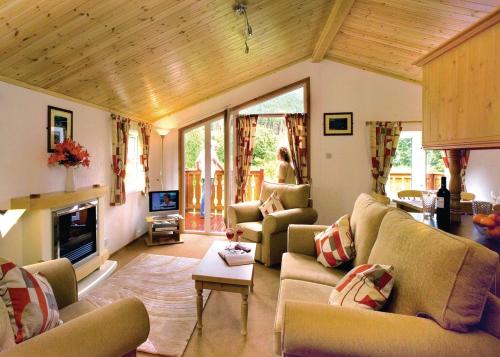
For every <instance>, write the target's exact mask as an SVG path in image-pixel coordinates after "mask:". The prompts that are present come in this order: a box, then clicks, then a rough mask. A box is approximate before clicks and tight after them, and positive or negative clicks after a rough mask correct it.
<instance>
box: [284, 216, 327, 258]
mask: <svg viewBox="0 0 500 357" xmlns="http://www.w3.org/2000/svg"><path fill="white" fill-rule="evenodd" d="M327 228H328V226H322V225H317V224H316V225H305V224H291V225H289V226H288V249H287V251H288V252H290V253H299V254H305V255H310V256H311V257H314V256H315V255H316V247H315V244H314V234H315V233H318V232H322V231H324V230H325V229H327Z"/></svg>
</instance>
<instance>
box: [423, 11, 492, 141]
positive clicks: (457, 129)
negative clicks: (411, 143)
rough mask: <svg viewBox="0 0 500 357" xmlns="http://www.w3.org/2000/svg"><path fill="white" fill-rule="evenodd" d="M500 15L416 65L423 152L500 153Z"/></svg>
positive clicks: (478, 25) (471, 28)
mask: <svg viewBox="0 0 500 357" xmlns="http://www.w3.org/2000/svg"><path fill="white" fill-rule="evenodd" d="M499 52H500V11H496V12H494V13H492V14H491V15H490V16H488V17H486V18H485V19H483V20H481V21H480V22H478V23H476V24H474V25H473V26H472V27H470V28H468V29H467V30H465V31H464V32H462V33H461V34H459V35H458V36H456V37H455V38H452V39H451V40H449V41H448V42H446V43H445V44H443V45H442V46H440V47H438V48H437V49H435V50H434V51H432V52H431V53H429V54H427V55H426V56H425V57H423V58H422V59H420V60H419V61H417V62H416V64H417V65H421V66H423V136H422V142H423V146H424V148H446V149H453V148H471V149H478V148H500V56H499Z"/></svg>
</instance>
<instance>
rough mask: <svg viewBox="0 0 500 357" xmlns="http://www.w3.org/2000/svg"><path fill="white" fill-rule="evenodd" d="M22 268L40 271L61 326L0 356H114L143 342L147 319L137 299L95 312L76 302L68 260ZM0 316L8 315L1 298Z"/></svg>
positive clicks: (73, 279)
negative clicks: (54, 298) (57, 312)
mask: <svg viewBox="0 0 500 357" xmlns="http://www.w3.org/2000/svg"><path fill="white" fill-rule="evenodd" d="M25 268H26V269H27V270H28V271H30V272H41V273H42V274H43V275H44V276H45V277H46V278H47V280H48V281H49V283H50V284H51V286H52V289H53V291H54V295H55V297H56V300H57V305H58V307H59V309H60V317H61V320H63V322H64V323H63V324H62V325H60V326H58V327H56V328H54V329H52V330H49V331H47V332H45V333H43V334H41V335H38V336H35V337H33V338H31V339H29V340H27V341H25V342H23V343H20V344H18V345H15V346H13V347H11V348H9V349H7V350H5V351H4V352H2V353H0V356H2V357H3V356H37V357H43V356H47V357H48V356H61V357H62V356H102V357H105V356H109V357H111V356H113V357H116V356H123V355H125V354H127V353H129V352H131V351H135V349H136V348H137V347H138V346H139V345H140V344H141V343H143V342H144V341H146V339H147V337H148V334H149V317H148V313H147V311H146V309H145V307H144V305H143V303H142V302H141V301H140V300H138V299H134V298H126V299H123V300H120V301H118V302H116V303H113V304H111V305H108V306H105V307H102V308H98V309H96V307H95V306H94V305H92V304H90V303H89V302H87V301H85V300H84V301H77V300H78V291H77V284H76V277H75V272H74V269H73V266H72V265H71V263H70V262H69V260H67V259H57V260H52V261H48V262H44V263H39V264H34V265H30V266H26V267H25ZM2 314H7V310H6V308H5V305H4V304H3V302H2V300H1V299H0V317H3V315H2ZM0 321H5V319H4V318H0ZM7 321H8V320H7ZM0 324H1V326H0V331H6V330H7V329H8V330H10V331H12V328H11V326H10V325H7V326H5V323H3V324H2V323H0Z"/></svg>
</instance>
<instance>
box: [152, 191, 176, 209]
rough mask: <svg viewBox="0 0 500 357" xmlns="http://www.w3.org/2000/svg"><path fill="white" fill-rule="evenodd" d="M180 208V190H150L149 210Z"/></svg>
mask: <svg viewBox="0 0 500 357" xmlns="http://www.w3.org/2000/svg"><path fill="white" fill-rule="evenodd" d="M178 210H179V190H171V191H150V192H149V211H150V212H164V211H178Z"/></svg>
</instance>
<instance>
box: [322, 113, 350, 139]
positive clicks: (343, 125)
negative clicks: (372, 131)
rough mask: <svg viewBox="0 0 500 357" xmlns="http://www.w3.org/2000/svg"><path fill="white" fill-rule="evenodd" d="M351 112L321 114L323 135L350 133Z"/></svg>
mask: <svg viewBox="0 0 500 357" xmlns="http://www.w3.org/2000/svg"><path fill="white" fill-rule="evenodd" d="M352 130H353V115H352V112H345V113H325V114H323V135H325V136H329V135H352Z"/></svg>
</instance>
